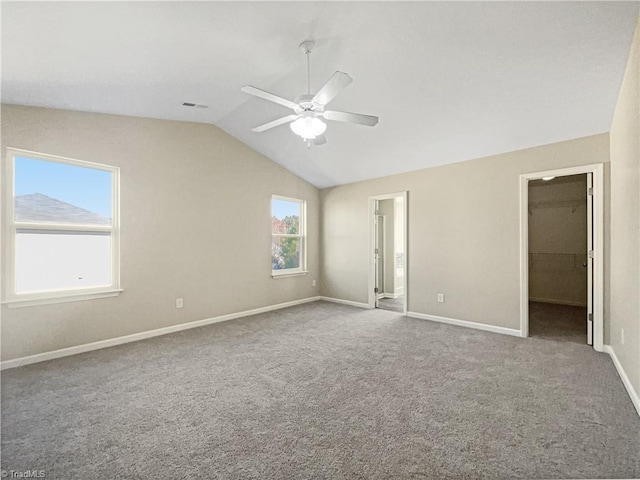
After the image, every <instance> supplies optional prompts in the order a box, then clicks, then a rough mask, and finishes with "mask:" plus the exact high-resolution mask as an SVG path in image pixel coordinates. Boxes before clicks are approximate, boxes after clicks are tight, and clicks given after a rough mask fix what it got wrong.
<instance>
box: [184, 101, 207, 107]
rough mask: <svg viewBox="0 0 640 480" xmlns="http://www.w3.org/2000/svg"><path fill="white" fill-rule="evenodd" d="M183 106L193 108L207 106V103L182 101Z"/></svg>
mask: <svg viewBox="0 0 640 480" xmlns="http://www.w3.org/2000/svg"><path fill="white" fill-rule="evenodd" d="M182 106H183V107H195V108H209V107H208V106H207V105H201V104H199V103H191V102H182Z"/></svg>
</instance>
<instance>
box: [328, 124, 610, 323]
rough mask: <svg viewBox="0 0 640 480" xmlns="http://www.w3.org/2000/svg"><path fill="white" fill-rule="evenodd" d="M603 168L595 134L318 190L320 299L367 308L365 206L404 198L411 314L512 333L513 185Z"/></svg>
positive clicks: (515, 271) (516, 279)
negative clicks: (575, 169)
mask: <svg viewBox="0 0 640 480" xmlns="http://www.w3.org/2000/svg"><path fill="white" fill-rule="evenodd" d="M608 161H609V138H608V135H607V134H602V135H595V136H591V137H585V138H581V139H576V140H571V141H566V142H560V143H555V144H552V145H545V146H541V147H535V148H530V149H527V150H521V151H517V152H512V153H506V154H503V155H496V156H492V157H486V158H482V159H477V160H471V161H468V162H461V163H457V164H453V165H447V166H442V167H436V168H430V169H425V170H419V171H416V172H411V173H406V174H401V175H393V176H389V177H384V178H380V179H375V180H369V181H366V182H359V183H353V184H350V185H343V186H339V187H335V188H330V189H324V190H321V198H322V203H323V215H322V217H323V218H322V235H321V242H322V243H323V255H322V260H321V261H322V269H321V271H322V294H323V295H326V296H328V297H335V298H342V299H346V300H352V301H356V302H363V303H366V302H367V301H368V295H367V278H368V265H369V264H368V260H367V256H368V254H367V241H368V227H367V216H368V213H367V212H368V210H367V208H368V203H367V202H368V197H369V196H371V195H379V194H385V193H392V192H399V191H404V190H407V191H408V192H409V193H408V213H409V223H408V230H409V251H408V253H407V255H408V274H409V282H408V289H409V290H408V300H409V311H412V312H419V313H424V314H431V315H439V316H443V317H449V318H455V319H460V320H468V321H472V322H479V323H485V324H490V325H496V326H500V327H507V328H513V329H519V328H520V240H519V239H520V236H519V235H520V233H519V228H520V227H519V225H520V224H519V222H520V217H519V215H520V211H519V202H520V196H519V195H520V194H519V176H520V175H521V174H523V173H528V172H537V171H543V170H548V169H555V168H563V167H569V166H577V165H587V164H593V163H601V162H608ZM605 181H606V179H605ZM606 221H607V219H605V222H606ZM607 248H608V247H607V245H606V244H605V249H607ZM607 279H608V275H606V279H605V282H606V281H607ZM438 292H441V293H444V294H445V296H446V302H445V303H437V301H436V300H437V298H436V294H437V293H438ZM605 335H606V323H605Z"/></svg>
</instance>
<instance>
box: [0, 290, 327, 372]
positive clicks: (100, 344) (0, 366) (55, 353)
mask: <svg viewBox="0 0 640 480" xmlns="http://www.w3.org/2000/svg"><path fill="white" fill-rule="evenodd" d="M318 300H320V297H309V298H303V299H301V300H293V301H291V302H285V303H278V304H277V305H269V306H267V307H260V308H254V309H252V310H245V311H243V312H236V313H229V314H227V315H221V316H219V317H212V318H207V319H204V320H196V321H194V322H188V323H181V324H179V325H172V326H170V327H164V328H158V329H156V330H148V331H146V332H140V333H133V334H131V335H125V336H123V337H116V338H110V339H107V340H100V341H97V342H92V343H85V344H84V345H76V346H74V347H68V348H62V349H60V350H52V351H50V352H44V353H38V354H36V355H29V356H27V357H20V358H14V359H12V360H5V361H4V362H1V363H0V370H6V369H8V368H16V367H21V366H23V365H30V364H32V363H38V362H44V361H47V360H53V359H55V358H61V357H67V356H69V355H76V354H78V353H84V352H90V351H93V350H99V349H101V348H107V347H113V346H116V345H122V344H123V343H130V342H137V341H138V340H145V339H147V338H152V337H158V336H160V335H166V334H168V333H174V332H180V331H182V330H188V329H191V328H197V327H203V326H205V325H210V324H212V323H219V322H226V321H227V320H234V319H236V318H241V317H248V316H250V315H256V314H258V313H264V312H270V311H273V310H279V309H281V308H287V307H293V306H295V305H301V304H303V303H310V302H316V301H318Z"/></svg>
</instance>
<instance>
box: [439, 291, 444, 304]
mask: <svg viewBox="0 0 640 480" xmlns="http://www.w3.org/2000/svg"><path fill="white" fill-rule="evenodd" d="M438 303H444V293H439V294H438Z"/></svg>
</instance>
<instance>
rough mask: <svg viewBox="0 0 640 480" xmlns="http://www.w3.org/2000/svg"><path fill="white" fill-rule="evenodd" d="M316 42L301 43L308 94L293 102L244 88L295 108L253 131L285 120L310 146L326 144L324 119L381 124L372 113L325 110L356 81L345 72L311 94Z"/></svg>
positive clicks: (332, 77) (261, 129)
mask: <svg viewBox="0 0 640 480" xmlns="http://www.w3.org/2000/svg"><path fill="white" fill-rule="evenodd" d="M314 45H315V43H314V42H313V40H305V41H304V42H302V43H301V44H300V50H301V51H302V53H304V54H305V55H306V56H307V93H306V94H304V95H300V96H299V97H297V98H296V99H295V100H294V101H291V100H287V99H286V98H282V97H279V96H278V95H274V94H273V93H269V92H266V91H264V90H260V89H259V88H256V87H253V86H250V85H247V86H244V87H242V88H241V90H242V91H243V92H245V93H248V94H249V95H253V96H255V97H259V98H262V99H264V100H268V101H270V102H274V103H278V104H280V105H283V106H285V107H288V108H290V109H292V110H293V111H294V114H292V115H287V116H286V117H282V118H279V119H277V120H273V121H271V122H268V123H265V124H264V125H260V126H258V127H254V128H252V131H254V132H257V133H261V132H264V131H265V130H269V129H271V128H274V127H277V126H280V125H284V124H285V123H290V128H291V131H293V133H295V134H296V135H298V136H299V137H301V138H302V140H304V141H305V143H306V144H307V145H308V146H309V147H310V146H311V143H313V144H314V145H323V144H325V143H326V139H325V138H324V136H323V133H324V132H325V130H326V129H327V124H326V123H325V122H324V121H323V120H322V119H325V120H332V121H336V122H346V123H355V124H358V125H365V126H368V127H373V126H374V125H376V124H377V123H378V117H375V116H372V115H362V114H359V113H348V112H339V111H332V110H325V107H326V106H327V104H328V103H329V102H330V101H331V100H333V99H334V98H335V97H336V96H338V94H339V93H340V92H342V90H344V89H345V88H346V87H347V86H349V84H350V83H351V82H353V79H352V78H351V77H350V76H349V75H347V74H346V73H344V72H335V73H334V74H333V75H332V76H331V78H330V79H329V80H328V81H327V82H326V83H325V84H324V85H323V86H322V88H321V89H320V90H319V91H318V93H316V94H315V95H312V94H311V76H310V67H309V55H310V54H311V50H312V49H313V46H314Z"/></svg>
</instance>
